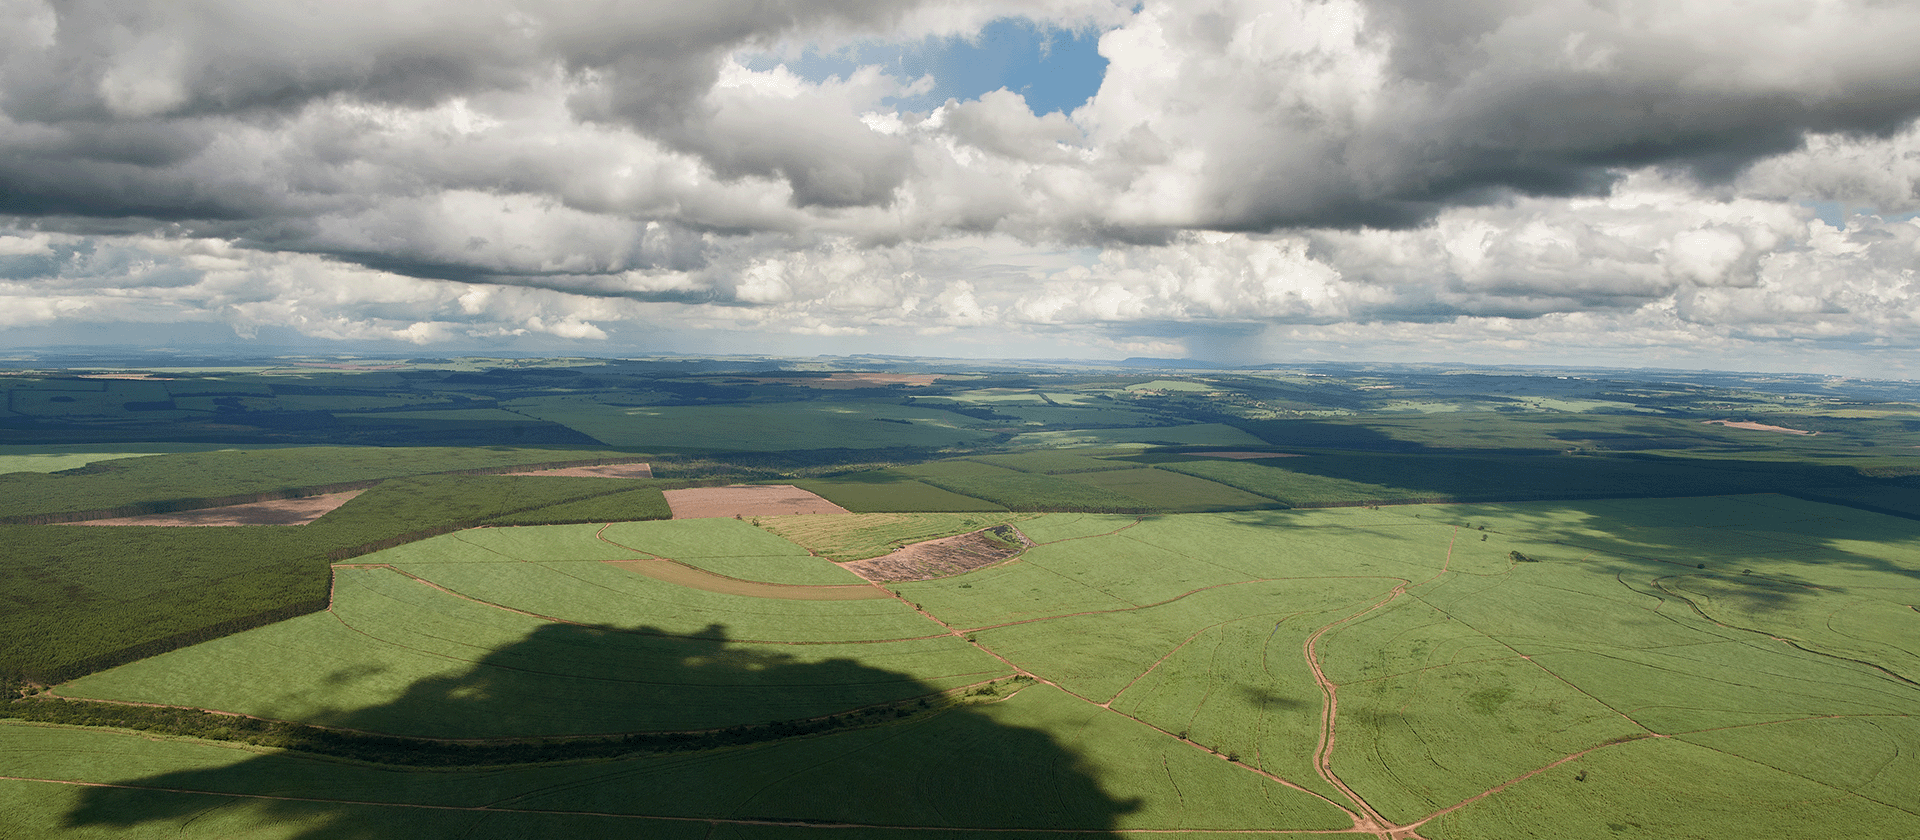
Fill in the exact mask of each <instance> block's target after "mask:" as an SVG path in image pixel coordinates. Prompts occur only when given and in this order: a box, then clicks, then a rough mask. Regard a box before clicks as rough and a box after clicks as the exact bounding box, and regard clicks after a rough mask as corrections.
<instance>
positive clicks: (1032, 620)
mask: <svg viewBox="0 0 1920 840" xmlns="http://www.w3.org/2000/svg"><path fill="white" fill-rule="evenodd" d="M1288 580H1397V581H1401V582H1403V583H1404V582H1406V578H1397V577H1393V576H1391V575H1327V576H1325V577H1278V578H1251V579H1248V580H1236V581H1233V582H1231V583H1216V584H1213V585H1212V586H1202V587H1200V588H1199V589H1193V590H1189V591H1187V592H1182V593H1180V594H1179V595H1175V596H1173V597H1171V598H1168V599H1166V600H1164V601H1155V602H1153V603H1151V604H1138V605H1135V606H1131V607H1115V608H1113V609H1110V610H1083V611H1081V612H1072V613H1061V614H1059V615H1046V616H1041V617H1039V618H1023V619H1020V620H1019V621H1008V622H1004V623H1001V624H988V625H984V626H981V627H971V628H967V629H965V630H963V631H961V632H964V633H984V632H986V631H988V630H998V629H1000V628H1002V627H1015V626H1018V625H1021V624H1033V623H1036V622H1041V621H1058V620H1060V619H1063V618H1076V617H1079V616H1083V615H1106V614H1108V613H1123V612H1135V611H1137V610H1150V609H1153V608H1154V607H1164V606H1166V605H1168V604H1171V603H1173V602H1175V601H1179V600H1181V599H1183V598H1186V597H1188V596H1190V595H1198V594H1200V593H1202V592H1206V591H1208V590H1212V589H1225V588H1226V587H1229V586H1246V585H1248V584H1253V583H1279V582H1281V581H1288ZM1083 585H1084V584H1083ZM1088 588H1092V587H1088ZM1094 591H1095V592H1099V591H1100V590H1097V589H1095V590H1094ZM1101 594H1103V595H1104V594H1106V593H1104V592H1102V593H1101ZM1108 597H1114V596H1112V595H1108Z"/></svg>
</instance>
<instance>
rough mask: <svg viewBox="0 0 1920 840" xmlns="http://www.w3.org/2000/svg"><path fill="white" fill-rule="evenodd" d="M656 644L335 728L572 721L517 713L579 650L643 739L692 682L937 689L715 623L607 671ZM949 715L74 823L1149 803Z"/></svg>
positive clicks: (631, 824) (555, 631)
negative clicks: (494, 718)
mask: <svg viewBox="0 0 1920 840" xmlns="http://www.w3.org/2000/svg"><path fill="white" fill-rule="evenodd" d="M652 632H655V631H653V630H652V628H636V629H628V630H616V629H614V628H595V627H581V626H576V625H565V624H548V625H543V626H541V627H539V628H537V629H535V630H534V631H532V632H531V633H529V634H528V635H527V636H526V637H525V638H524V639H522V640H520V641H518V642H515V643H512V644H509V645H506V646H503V647H501V648H499V649H497V650H494V651H493V652H491V653H489V654H488V655H486V656H485V657H484V658H482V659H480V660H478V661H476V662H475V663H473V667H471V668H469V669H468V670H466V671H465V672H463V673H460V674H458V675H455V676H450V677H444V678H434V679H426V680H421V681H419V682H416V683H414V684H413V685H412V686H411V687H409V688H408V690H407V691H406V692H405V694H404V695H403V696H402V697H400V698H398V699H396V700H395V701H394V702H392V703H389V704H385V705H383V706H380V707H374V708H368V709H361V710H357V711H349V712H342V713H339V714H338V715H336V716H333V717H332V718H331V719H330V720H329V721H328V724H329V725H330V726H332V727H336V728H344V729H367V730H374V731H377V730H380V729H382V728H386V727H387V725H388V724H390V723H391V722H392V721H393V720H394V719H395V718H396V715H411V716H419V715H442V716H448V717H449V718H455V719H470V720H484V719H486V718H487V717H488V716H490V715H496V714H500V715H508V716H510V717H511V716H516V715H522V716H523V715H526V714H529V713H539V712H541V711H544V712H545V713H547V714H550V715H551V714H564V713H565V712H566V710H565V709H564V708H559V707H553V708H548V709H546V710H539V709H533V710H529V709H526V708H511V707H512V706H524V705H526V702H525V700H524V698H525V697H527V696H529V695H528V693H527V691H528V690H529V689H536V688H540V689H547V690H549V693H550V696H561V695H557V694H552V692H553V691H554V690H558V691H565V690H567V689H568V687H569V685H571V684H575V683H578V682H580V681H581V679H582V678H580V677H577V676H576V677H567V676H564V675H562V676H559V677H556V676H555V675H554V674H552V673H544V672H543V671H542V669H541V667H540V663H541V662H543V661H545V662H549V663H551V661H552V658H553V657H556V656H563V655H569V654H568V652H569V651H571V655H573V656H576V657H581V656H584V657H590V658H593V660H594V661H595V663H596V664H597V665H600V666H603V672H602V673H600V674H598V675H597V676H596V677H593V678H597V679H600V680H602V681H605V682H609V683H614V684H619V683H621V682H622V681H627V683H628V684H630V685H631V686H632V689H631V690H632V691H633V692H634V694H633V695H632V697H633V700H634V706H635V707H636V710H637V714H636V723H639V724H641V725H639V726H636V728H635V729H636V731H647V732H660V731H663V730H667V729H670V728H673V727H667V726H647V725H645V724H646V721H645V720H643V719H640V718H644V717H646V715H647V714H648V710H657V711H659V712H660V713H661V718H660V719H662V720H665V719H667V718H668V713H669V712H670V711H671V705H670V704H668V705H661V701H660V694H661V692H662V689H660V688H659V686H662V685H680V686H686V687H688V688H687V691H686V694H688V695H689V697H690V699H689V701H688V702H700V701H699V700H698V699H697V696H698V695H700V694H702V693H703V692H702V690H703V689H710V688H711V687H713V686H737V687H739V688H740V690H742V691H752V692H755V696H757V697H759V698H761V699H763V700H764V702H765V704H766V706H767V707H768V708H769V709H781V708H788V709H794V708H801V707H804V706H807V705H817V704H810V703H808V702H806V698H804V697H801V698H800V699H799V702H793V701H794V695H804V694H806V693H807V692H808V691H811V690H814V689H817V688H818V687H819V686H821V685H823V684H833V685H849V686H859V685H863V684H887V683H895V684H897V683H900V682H902V681H903V680H904V681H906V682H908V683H909V684H911V685H912V686H913V687H914V688H915V691H913V692H912V693H913V694H918V695H922V696H928V695H935V694H936V691H937V690H936V689H935V688H934V687H932V686H929V685H926V684H924V683H920V682H917V681H914V680H912V678H911V677H909V676H907V675H903V674H900V673H896V672H892V671H887V670H884V669H880V668H874V667H870V666H867V665H863V664H860V663H858V662H854V661H852V660H847V659H837V660H828V661H825V662H819V663H810V662H805V661H801V660H798V659H795V658H791V657H786V656H782V655H778V654H772V655H769V654H767V653H765V652H764V651H761V650H755V649H752V648H749V647H746V646H742V645H739V644H736V643H733V642H732V641H731V640H730V639H729V638H728V637H727V636H726V634H725V628H724V627H722V626H718V625H715V626H712V627H709V628H708V630H707V631H705V632H703V633H701V634H698V635H696V636H680V637H674V641H675V642H676V643H678V644H679V645H680V647H681V653H680V654H679V655H678V656H677V657H675V658H674V659H673V660H672V661H666V662H663V661H662V660H661V659H660V658H658V657H652V658H648V659H647V660H646V661H644V662H641V661H637V660H636V661H634V662H631V663H627V665H625V666H623V665H622V663H621V662H619V661H617V660H610V659H608V658H607V656H606V654H607V653H608V651H609V650H612V651H616V652H617V651H618V650H620V648H619V647H618V646H617V645H616V646H608V644H607V640H609V639H614V638H618V637H621V636H630V635H632V634H635V633H652ZM635 670H643V671H644V673H634V671H635ZM1029 690H1034V689H1029ZM1003 691H1004V689H1003ZM669 693H671V692H669ZM709 696H711V694H710V692H709ZM508 698H512V699H508ZM595 701H596V702H597V703H601V704H605V703H610V702H617V693H615V694H610V693H605V692H603V693H602V694H601V695H599V696H598V697H596V698H595ZM939 702H940V701H939V700H938V699H935V700H934V701H933V705H932V708H931V709H926V708H922V707H921V706H920V703H919V701H918V700H913V699H910V700H907V701H905V702H904V703H901V704H900V705H899V708H900V709H902V710H903V713H904V714H905V715H906V716H905V717H901V718H897V719H896V718H894V717H893V714H892V712H890V711H889V712H873V713H867V714H862V713H858V712H854V711H853V709H854V708H856V707H859V706H864V705H866V704H865V703H850V704H848V705H845V706H842V707H840V708H838V709H836V710H835V711H836V712H839V713H841V714H840V715H839V717H838V718H837V719H836V721H835V723H836V725H837V728H831V729H827V730H826V731H821V732H817V733H814V734H801V735H787V736H785V737H782V735H783V733H784V732H786V731H790V730H787V729H784V728H782V727H781V725H780V724H781V722H782V721H783V720H784V721H788V722H792V723H794V724H795V725H796V727H797V728H798V729H800V730H806V729H808V728H817V727H816V725H815V724H811V723H809V722H808V721H809V720H818V718H817V717H815V718H792V717H786V718H782V717H778V716H777V715H774V714H770V715H769V716H768V718H767V719H765V720H756V721H753V722H752V723H749V724H746V726H745V727H743V728H742V729H739V730H726V733H723V736H722V738H723V740H724V739H727V738H731V739H732V740H735V741H738V742H740V743H736V744H733V745H728V746H720V747H710V748H706V749H699V750H685V749H682V750H678V751H661V752H654V753H646V752H644V751H642V752H636V753H633V754H628V755H624V756H618V757H602V756H601V755H597V754H595V753H594V752H592V751H591V750H585V751H583V752H581V753H580V754H579V755H577V756H575V757H573V759H572V760H561V761H549V762H548V763H543V764H526V763H521V764H514V763H513V762H514V761H516V760H517V761H521V762H525V761H527V760H528V759H526V758H519V759H514V758H513V757H512V755H513V754H512V753H510V752H508V753H502V752H499V750H510V749H512V747H510V746H507V747H503V746H500V745H499V744H498V743H497V742H496V743H495V744H494V745H492V747H491V748H492V749H494V750H495V751H494V752H492V753H490V754H489V755H490V756H491V759H492V760H491V761H489V762H488V766H479V767H471V766H470V767H466V768H445V767H431V769H429V768H427V767H420V766H413V767H409V766H401V764H402V763H404V764H417V765H419V764H424V765H432V764H434V761H433V758H434V756H435V755H447V754H452V753H458V752H459V751H460V750H463V749H475V748H473V747H470V746H462V745H448V744H446V743H436V742H428V741H421V740H410V741H403V740H396V739H386V738H379V737H375V738H373V739H371V740H372V741H374V742H375V743H374V746H375V747H376V748H378V749H384V750H387V751H388V752H387V753H386V754H387V755H389V756H392V755H396V754H398V755H400V756H401V761H400V762H396V763H393V764H381V763H379V762H374V763H367V762H357V761H347V760H341V759H332V758H327V757H321V756H317V755H314V754H311V753H303V752H297V751H284V752H272V753H266V754H254V755H251V756H249V757H246V758H244V759H243V760H240V761H237V762H235V763H232V764H226V765H223V766H217V767H202V768H196V769H188V770H178V771H173V772H165V773H158V774H154V775H147V776H142V777H136V778H122V779H112V780H111V783H112V784H115V785H118V786H119V787H95V788H85V789H83V790H82V791H81V792H80V793H79V795H78V797H77V800H76V802H77V804H75V805H74V806H73V807H72V809H71V810H70V811H69V812H68V813H67V814H66V815H65V818H64V822H63V823H62V824H61V826H60V828H63V829H65V830H71V831H87V830H99V829H103V828H106V829H132V828H135V827H145V830H147V831H154V830H156V829H157V830H160V831H169V830H171V831H179V832H182V833H187V834H193V833H196V832H204V831H212V832H215V833H223V832H225V831H232V830H234V827H235V826H245V827H247V830H246V833H245V836H248V837H255V836H259V837H273V838H297V840H348V838H352V840H387V839H388V838H391V840H416V838H419V837H439V836H460V837H467V838H480V837H488V838H491V837H499V838H524V837H610V838H611V837H622V838H627V837H649V838H675V840H677V838H681V837H686V838H688V840H699V838H706V837H712V836H730V835H732V834H740V833H746V834H755V835H766V834H782V835H784V834H791V833H793V832H795V831H806V830H808V829H805V828H804V827H803V826H805V825H807V824H818V823H835V824H843V825H848V826H875V828H874V829H872V830H871V831H865V830H860V829H858V828H848V829H840V830H837V831H836V836H847V835H849V834H850V835H851V836H855V837H859V836H866V835H869V834H872V835H878V834H881V833H886V834H888V835H889V836H892V835H894V834H897V833H898V832H897V831H890V830H888V829H883V828H879V826H895V827H901V826H905V827H927V828H937V829H941V830H940V831H938V832H936V833H937V834H939V835H940V836H965V835H966V832H965V831H955V830H956V829H1007V828H1013V829H1029V830H1033V831H1036V832H1045V831H1048V830H1065V831H1073V832H1075V834H1076V836H1079V837H1085V838H1098V837H1100V836H1105V832H1109V831H1112V830H1113V828H1114V826H1115V824H1116V820H1117V819H1118V817H1119V816H1120V815H1122V814H1125V813H1128V812H1130V811H1133V810H1135V809H1137V808H1138V807H1139V803H1138V801H1122V800H1119V799H1116V798H1114V797H1113V796H1111V795H1109V794H1108V793H1107V792H1106V791H1105V790H1104V789H1103V788H1102V785H1101V783H1100V780H1099V778H1098V774H1099V770H1098V768H1097V767H1095V766H1092V765H1091V764H1090V763H1089V762H1088V761H1087V760H1086V759H1084V758H1083V757H1081V756H1080V755H1079V754H1077V753H1076V752H1075V751H1073V750H1072V749H1070V748H1068V747H1066V746H1064V745H1063V744H1061V743H1060V742H1058V741H1057V740H1056V739H1055V738H1054V737H1053V735H1051V734H1050V733H1049V732H1047V731H1045V730H1042V729H1039V728H1033V727H1028V726H1020V725H1012V724H1009V723H1007V722H1005V721H1004V720H1001V719H1000V718H1002V717H1005V715H1004V714H998V713H996V708H997V707H995V706H991V705H984V704H973V705H969V704H960V705H954V706H951V707H948V708H945V709H940V708H939V706H938V704H939ZM1009 702H1019V701H1017V700H1016V701H1009ZM761 724H772V725H773V726H771V727H761V726H760V725H761ZM389 731H391V730H389ZM551 744H552V742H548V748H549V749H551ZM479 749H482V750H485V749H488V748H486V747H483V748H479ZM604 749H605V748H604V747H603V748H602V750H604ZM236 754H241V753H238V752H237V751H236ZM503 755H504V756H506V757H505V758H502V756H503ZM541 757H542V758H547V759H551V758H554V757H555V756H554V755H553V754H552V753H548V754H546V755H544V756H541ZM559 757H561V758H565V756H564V755H562V756H559ZM203 820H204V821H203ZM768 823H771V824H768ZM167 826H172V828H168V827H167ZM221 826H226V828H224V829H223V828H221ZM782 826H787V827H782ZM142 836H145V835H144V834H143V835H142ZM1116 836H1117V835H1116Z"/></svg>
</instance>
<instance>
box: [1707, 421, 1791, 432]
mask: <svg viewBox="0 0 1920 840" xmlns="http://www.w3.org/2000/svg"><path fill="white" fill-rule="evenodd" d="M1700 422H1702V423H1705V424H1707V425H1711V426H1725V427H1727V428H1729V429H1749V430H1752V431H1756V432H1780V433H1782V434H1789V435H1817V434H1820V433H1819V432H1810V431H1807V430H1806V429H1789V428H1787V427H1785V426H1769V425H1767V424H1765V423H1755V422H1753V421H1751V420H1741V421H1737V422H1736V421H1733V420H1702V421H1700Z"/></svg>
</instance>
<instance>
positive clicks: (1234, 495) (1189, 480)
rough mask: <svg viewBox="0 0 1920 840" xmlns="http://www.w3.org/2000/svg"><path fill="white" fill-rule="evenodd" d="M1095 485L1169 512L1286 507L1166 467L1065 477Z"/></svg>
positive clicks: (1076, 474) (1078, 474) (1077, 474)
mask: <svg viewBox="0 0 1920 840" xmlns="http://www.w3.org/2000/svg"><path fill="white" fill-rule="evenodd" d="M1067 478H1068V480H1070V481H1078V482H1081V483H1083V484H1089V485H1092V486H1094V487H1100V488H1104V489H1107V490H1112V491H1114V492H1116V493H1121V494H1124V495H1126V496H1128V497H1129V498H1134V499H1139V500H1140V501H1143V502H1146V503H1147V505H1148V506H1150V507H1151V508H1152V509H1154V510H1158V511H1165V512H1168V513H1205V512H1207V511H1215V510H1258V509H1262V508H1277V507H1285V505H1283V504H1280V503H1277V502H1275V501H1273V500H1272V499H1268V498H1265V497H1262V496H1257V495H1254V494H1252V493H1248V492H1246V491H1245V490H1239V489H1236V488H1233V487H1229V486H1227V485H1224V484H1220V483H1218V482H1213V481H1208V480H1206V479H1203V478H1199V477H1197V476H1191V475H1186V474H1184V473H1178V472H1172V471H1169V470H1159V469H1153V468H1151V467H1148V468H1145V469H1132V470H1112V471H1103V472H1092V473H1075V474H1073V475H1071V476H1068V477H1067Z"/></svg>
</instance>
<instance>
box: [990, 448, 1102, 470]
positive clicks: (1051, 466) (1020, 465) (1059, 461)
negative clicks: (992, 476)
mask: <svg viewBox="0 0 1920 840" xmlns="http://www.w3.org/2000/svg"><path fill="white" fill-rule="evenodd" d="M1113 452H1115V453H1124V454H1133V453H1131V452H1128V451H1126V450H1113ZM970 460H974V461H979V462H981V463H985V464H992V465H994V466H996V467H1006V468H1007V469H1010V470H1019V471H1021V472H1031V473H1046V474H1047V475H1060V474H1062V473H1082V472H1099V471H1101V470H1125V469H1132V468H1133V467H1134V465H1133V464H1130V463H1128V462H1126V461H1111V460H1107V459H1104V458H1097V457H1093V456H1091V455H1083V454H1078V453H1074V452H1058V451H1054V450H1050V449H1041V450H1036V451H1033V452H1013V453H1008V454H1006V455H976V456H974V457H973V458H971V459H970Z"/></svg>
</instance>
